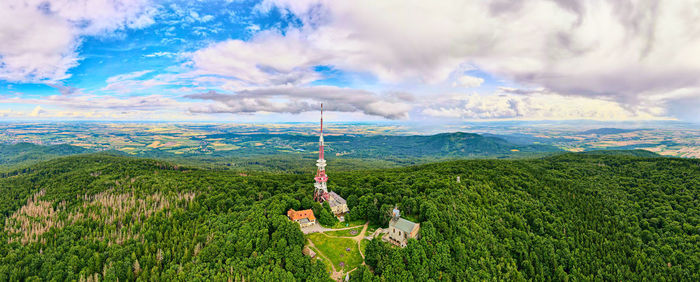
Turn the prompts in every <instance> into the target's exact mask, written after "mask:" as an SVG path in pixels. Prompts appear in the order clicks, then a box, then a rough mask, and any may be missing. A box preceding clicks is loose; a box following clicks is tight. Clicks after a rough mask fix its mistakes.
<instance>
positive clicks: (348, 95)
mask: <svg viewBox="0 0 700 282" xmlns="http://www.w3.org/2000/svg"><path fill="white" fill-rule="evenodd" d="M185 97H187V98H191V99H199V100H209V101H213V102H215V103H213V104H208V105H200V106H196V107H191V108H190V112H193V113H256V112H274V113H292V114H299V113H302V112H306V111H317V110H318V107H319V104H320V103H322V102H323V103H325V105H326V107H325V108H326V110H328V111H338V112H356V111H359V112H362V113H364V114H366V115H370V116H379V117H384V118H387V119H407V118H408V115H409V111H410V110H411V109H412V105H411V104H410V103H409V102H410V101H412V99H413V97H412V96H411V95H408V94H405V93H399V94H393V95H378V94H375V93H372V92H369V91H364V90H358V89H347V88H339V87H333V86H314V87H294V86H283V87H267V88H257V89H250V90H241V91H237V92H236V93H235V94H222V93H217V92H214V91H209V92H205V93H199V94H192V95H186V96H185Z"/></svg>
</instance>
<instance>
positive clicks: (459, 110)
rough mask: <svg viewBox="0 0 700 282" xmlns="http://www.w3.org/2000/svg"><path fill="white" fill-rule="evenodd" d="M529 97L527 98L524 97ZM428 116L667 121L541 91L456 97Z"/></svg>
mask: <svg viewBox="0 0 700 282" xmlns="http://www.w3.org/2000/svg"><path fill="white" fill-rule="evenodd" d="M522 93H527V94H522ZM422 112H423V113H424V114H426V115H428V116H434V117H448V118H458V119H466V120H489V119H521V120H578V119H593V120H652V119H666V118H664V114H665V111H664V109H663V108H661V107H658V106H653V105H649V106H645V107H630V106H628V105H624V104H621V103H619V102H616V101H607V100H602V99H595V98H588V97H579V96H576V97H566V96H563V95H559V94H557V93H551V92H547V91H541V90H530V91H513V89H502V90H500V91H497V92H496V93H493V94H492V95H478V94H453V95H449V96H447V97H443V98H441V99H439V100H438V101H435V102H434V103H432V104H429V105H428V106H426V108H424V109H423V111H422Z"/></svg>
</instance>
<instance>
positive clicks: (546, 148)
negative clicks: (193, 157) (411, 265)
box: [208, 132, 562, 159]
mask: <svg viewBox="0 0 700 282" xmlns="http://www.w3.org/2000/svg"><path fill="white" fill-rule="evenodd" d="M208 138H223V139H234V138H235V139H238V140H240V141H241V142H254V141H257V140H262V139H270V138H277V139H278V140H279V141H280V143H284V144H298V146H296V149H301V151H302V152H306V154H308V153H309V152H315V151H317V150H318V143H317V142H318V137H317V136H310V135H293V134H275V135H270V134H215V135H209V136H208ZM325 141H326V153H327V155H329V156H336V155H337V156H339V157H349V158H378V159H393V158H491V157H492V158H498V157H523V156H530V155H533V154H542V153H552V152H560V151H562V150H561V149H559V148H557V147H554V146H550V145H536V144H534V145H522V144H514V143H511V142H508V141H506V140H504V139H502V138H497V137H484V136H482V135H479V134H474V133H464V132H453V133H441V134H436V135H408V136H400V135H377V136H353V135H340V136H326V137H325ZM221 153H223V154H226V153H235V154H236V155H250V154H256V153H257V154H271V153H275V152H274V151H273V150H270V149H257V150H256V149H251V150H248V151H242V150H236V151H230V152H220V154H221ZM215 154H216V153H215Z"/></svg>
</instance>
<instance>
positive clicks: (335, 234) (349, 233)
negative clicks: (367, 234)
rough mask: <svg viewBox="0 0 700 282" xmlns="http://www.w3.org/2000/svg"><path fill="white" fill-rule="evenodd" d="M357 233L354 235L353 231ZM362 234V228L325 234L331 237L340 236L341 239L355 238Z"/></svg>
mask: <svg viewBox="0 0 700 282" xmlns="http://www.w3.org/2000/svg"><path fill="white" fill-rule="evenodd" d="M353 230H354V231H355V232H356V233H355V234H352V233H351V231H353ZM360 232H362V226H360V227H357V228H353V229H345V230H338V231H326V232H325V233H326V234H328V235H330V236H339V237H355V236H357V235H358V234H360Z"/></svg>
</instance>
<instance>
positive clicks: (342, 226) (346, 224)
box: [330, 220, 365, 229]
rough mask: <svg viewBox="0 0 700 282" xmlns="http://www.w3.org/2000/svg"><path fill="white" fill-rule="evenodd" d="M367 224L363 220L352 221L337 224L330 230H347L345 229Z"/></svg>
mask: <svg viewBox="0 0 700 282" xmlns="http://www.w3.org/2000/svg"><path fill="white" fill-rule="evenodd" d="M363 224H365V222H364V221H363V220H352V221H346V222H336V223H335V225H333V226H332V227H330V228H336V229H337V228H345V227H352V226H358V225H363Z"/></svg>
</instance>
